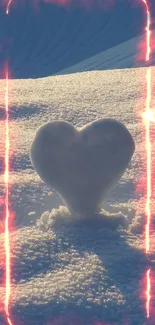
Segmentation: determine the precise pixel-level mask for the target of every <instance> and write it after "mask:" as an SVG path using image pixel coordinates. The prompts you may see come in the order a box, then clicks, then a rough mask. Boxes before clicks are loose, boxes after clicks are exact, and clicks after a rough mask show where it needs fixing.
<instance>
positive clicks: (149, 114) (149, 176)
mask: <svg viewBox="0 0 155 325" xmlns="http://www.w3.org/2000/svg"><path fill="white" fill-rule="evenodd" d="M146 79H147V98H146V111H145V115H144V117H145V127H146V150H147V184H146V187H147V199H146V206H145V212H146V216H147V223H146V229H145V248H146V253H148V252H149V250H150V221H151V196H152V185H151V180H152V163H151V153H152V146H151V138H150V122H151V121H152V117H153V111H152V110H151V109H150V105H151V68H150V67H149V68H148V69H147V75H146Z"/></svg>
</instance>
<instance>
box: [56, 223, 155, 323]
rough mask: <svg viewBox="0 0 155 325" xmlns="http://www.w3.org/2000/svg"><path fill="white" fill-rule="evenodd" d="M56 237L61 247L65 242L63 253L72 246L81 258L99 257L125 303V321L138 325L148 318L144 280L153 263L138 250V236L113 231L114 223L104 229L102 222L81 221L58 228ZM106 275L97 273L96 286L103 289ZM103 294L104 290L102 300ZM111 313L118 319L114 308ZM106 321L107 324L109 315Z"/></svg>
mask: <svg viewBox="0 0 155 325" xmlns="http://www.w3.org/2000/svg"><path fill="white" fill-rule="evenodd" d="M55 234H56V240H57V244H58V246H59V245H60V242H61V243H62V246H61V250H62V251H65V246H66V243H67V246H66V247H71V249H72V250H73V251H76V252H78V254H79V256H81V258H84V256H85V255H87V254H88V255H93V256H96V257H97V258H98V260H99V263H100V264H101V265H102V268H103V269H104V270H105V274H106V282H107V283H106V285H108V286H109V287H111V288H112V287H113V288H114V292H115V290H116V291H118V292H119V294H120V296H123V299H124V302H125V303H124V306H123V310H124V312H123V313H122V321H123V319H124V316H125V318H126V319H129V320H130V321H131V324H133V323H134V324H137V323H136V320H137V321H138V322H139V321H140V319H145V314H146V311H145V304H146V297H145V293H144V290H145V288H144V282H143V280H144V278H145V276H146V272H147V270H148V268H149V267H150V261H149V258H148V257H147V256H146V254H145V252H144V251H143V250H142V249H139V243H140V238H139V243H138V244H137V237H136V236H133V234H132V233H130V232H129V231H127V230H124V229H123V228H122V227H118V228H117V229H112V228H111V224H108V225H106V228H105V227H103V225H102V224H101V222H96V223H95V222H92V223H91V222H89V221H85V223H84V222H83V221H81V224H80V222H79V223H78V224H77V225H74V226H69V227H65V226H64V227H62V228H61V229H56V230H55ZM92 267H93V265H92ZM104 276H105V275H104ZM104 276H102V273H100V274H97V278H96V281H95V282H96V284H97V282H98V283H102V285H103V287H104ZM94 285H95V283H94ZM107 290H108V288H107ZM115 293H116V292H115ZM119 294H118V298H117V299H118V300H119ZM104 295H105V292H104V290H103V300H104ZM92 308H93V310H94V313H95V308H94V307H93V306H92ZM103 309H104V304H103ZM110 313H111V316H112V315H113V316H112V318H113V317H114V319H115V316H114V315H115V306H114V305H113V310H110ZM99 314H100V313H98V315H99ZM101 314H102V312H101ZM105 321H107V322H108V316H107V319H106V318H105ZM119 324H121V322H120V323H119ZM129 324H130V322H129Z"/></svg>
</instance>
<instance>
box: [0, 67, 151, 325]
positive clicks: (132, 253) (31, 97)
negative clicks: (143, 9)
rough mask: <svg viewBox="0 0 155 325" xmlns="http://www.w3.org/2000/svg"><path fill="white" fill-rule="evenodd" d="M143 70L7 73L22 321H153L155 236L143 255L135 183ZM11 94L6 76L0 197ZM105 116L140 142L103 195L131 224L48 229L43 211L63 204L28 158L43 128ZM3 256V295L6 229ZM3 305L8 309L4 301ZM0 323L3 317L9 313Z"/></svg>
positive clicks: (16, 290) (16, 284) (141, 160)
mask: <svg viewBox="0 0 155 325" xmlns="http://www.w3.org/2000/svg"><path fill="white" fill-rule="evenodd" d="M145 75H146V68H137V69H126V70H115V71H114V70H109V71H93V72H83V73H74V74H68V75H60V76H54V77H49V78H44V79H38V80H31V79H30V80H16V81H15V80H12V81H10V137H11V153H12V154H11V159H10V164H11V165H10V169H11V173H10V184H11V185H10V198H11V209H12V211H14V212H15V216H14V232H13V233H12V234H11V245H12V263H13V266H12V301H11V305H12V306H11V307H12V315H13V319H14V320H15V323H16V324H23V325H25V324H26V325H27V324H30V325H31V324H39V325H40V324H42V325H49V324H50V325H53V324H58V325H62V324H69V325H72V324H76V325H77V324H89V325H91V324H96V325H101V324H102V325H105V324H106V325H107V324H114V323H117V324H123V325H127V324H131V325H143V324H147V323H146V311H145V303H146V297H145V289H146V284H145V282H146V281H145V277H146V270H147V269H148V268H149V267H150V266H151V269H152V270H153V268H154V258H155V255H154V253H153V235H152V240H151V248H152V251H151V254H150V255H149V256H148V257H146V255H145V253H144V240H143V238H142V237H143V236H142V228H143V224H144V207H145V200H144V197H143V195H142V193H138V192H136V191H135V188H136V184H137V182H139V181H141V180H143V181H144V182H145V181H146V179H145V172H144V171H145V165H146V152H145V143H144V141H145V129H144V125H143V124H142V123H140V119H139V117H138V115H141V113H142V112H143V110H144V109H145V99H146V78H145ZM154 75H155V69H154V68H153V77H154ZM4 97H5V82H4V81H1V82H0V105H1V110H0V114H1V115H0V116H1V119H2V120H1V128H0V162H1V164H0V168H1V174H0V182H1V189H0V191H1V197H3V194H4V187H3V182H4V181H3V179H4V175H3V171H4V166H3V159H4V148H5V125H4V122H3V118H4V108H3V106H4ZM153 101H154V100H153ZM153 105H155V102H152V106H153ZM103 117H113V118H116V119H118V120H119V121H121V122H123V123H124V124H125V125H126V126H127V127H128V128H129V130H130V132H131V133H132V135H133V137H134V139H135V142H136V151H135V154H134V157H133V159H132V162H131V164H130V165H129V168H128V169H127V170H126V172H125V174H124V176H123V177H122V179H121V180H120V182H119V183H118V184H117V185H116V186H115V188H114V189H113V190H112V191H111V192H110V193H109V194H108V196H107V198H106V200H105V201H104V202H103V208H104V209H105V210H107V211H110V212H119V211H121V212H122V213H123V214H125V215H126V216H127V217H128V219H129V223H130V226H129V228H128V229H127V230H125V229H123V228H122V227H120V228H118V229H117V230H112V229H108V230H107V229H104V228H101V227H99V226H98V225H97V224H96V226H95V227H94V226H91V225H89V224H81V225H79V226H73V225H68V226H66V227H65V226H64V227H57V228H51V227H50V226H48V227H46V226H47V224H46V222H47V221H46V218H45V221H44V226H45V227H41V226H39V224H38V220H39V219H40V216H41V215H42V213H43V212H45V211H51V209H52V208H58V207H59V205H62V202H61V199H60V198H59V197H58V195H57V194H56V193H54V192H51V190H50V189H49V188H48V187H47V186H45V185H44V184H43V183H42V182H41V181H40V179H39V178H38V176H37V175H36V173H35V172H34V170H33V168H32V166H31V163H30V159H29V150H30V145H31V141H32V139H33V137H34V134H35V132H36V129H37V128H38V127H39V126H40V125H41V124H42V123H44V122H48V121H50V120H53V119H63V120H66V121H69V122H71V123H73V124H74V125H76V126H83V125H84V124H86V123H88V122H90V121H93V120H95V119H98V118H103ZM2 214H3V213H2ZM0 256H1V259H0V281H1V287H0V300H1V302H3V300H4V293H5V291H4V287H3V282H4V275H5V272H4V270H5V264H4V235H3V234H1V235H0ZM152 272H153V271H152ZM1 307H2V308H1V314H3V304H2V306H1ZM152 307H153V298H152ZM151 311H152V312H153V308H152V309H151ZM0 317H1V316H0ZM0 324H5V322H4V319H3V316H2V317H1V318H0ZM150 324H153V322H152V323H150Z"/></svg>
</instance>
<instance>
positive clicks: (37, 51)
mask: <svg viewBox="0 0 155 325" xmlns="http://www.w3.org/2000/svg"><path fill="white" fill-rule="evenodd" d="M50 1H51V2H54V1H53V0H48V1H47V0H46V1H44V0H39V1H34V0H26V1H25V0H21V1H18V0H13V1H12V4H11V6H10V14H9V15H6V14H5V7H1V6H2V4H3V3H4V2H5V3H6V1H0V77H1V78H4V64H5V63H6V60H7V61H9V67H10V70H11V75H12V77H13V78H18V79H21V78H39V77H46V76H51V75H53V74H56V73H58V72H60V71H61V70H63V69H66V68H69V67H72V66H73V65H75V64H77V63H79V62H81V61H83V60H86V59H88V58H90V57H92V56H94V55H98V54H99V53H102V52H103V51H105V50H107V49H111V48H112V47H114V46H117V45H120V44H121V43H123V42H126V41H127V40H130V39H132V38H133V37H135V36H138V35H141V34H142V33H144V32H145V26H146V13H145V9H146V8H145V6H144V4H143V2H142V1H132V0H117V1H106V0H103V1H102V0H101V1H97V0H90V1H86V0H83V1H82V0H76V1H75V0H74V1H69V2H70V3H71V4H72V5H70V6H59V5H56V4H51V3H48V2H50ZM57 2H59V1H57ZM66 2H67V1H64V4H65V3H66ZM36 3H38V6H33V4H36ZM55 3H56V1H55ZM82 3H83V4H86V3H87V4H88V7H89V10H88V8H87V9H86V7H87V6H86V5H82ZM89 3H92V4H93V5H92V6H91V5H90V6H89ZM97 3H98V4H99V3H101V6H99V5H97ZM109 3H110V4H112V3H113V5H112V6H111V5H110V4H109ZM80 4H81V5H80ZM103 4H105V6H103ZM149 5H150V9H151V15H152V24H151V27H152V28H153V27H154V17H155V8H154V0H150V1H149ZM101 7H103V8H102V9H101ZM128 53H129V52H128ZM138 58H139V57H138ZM117 64H118V65H117V68H119V62H118V61H117ZM141 64H142V62H139V65H141ZM115 65H116V62H115ZM130 66H131V65H130ZM108 67H109V68H110V69H112V68H113V64H112V65H110V62H109V64H108ZM124 67H125V68H127V67H129V66H128V64H127V65H126V66H124ZM98 68H99V69H100V67H99V65H98Z"/></svg>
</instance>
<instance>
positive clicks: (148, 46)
mask: <svg viewBox="0 0 155 325" xmlns="http://www.w3.org/2000/svg"><path fill="white" fill-rule="evenodd" d="M142 2H143V3H144V5H145V8H146V15H147V26H146V62H148V63H150V56H151V15H150V10H149V5H148V1H147V0H142ZM151 74H152V70H151V67H150V66H149V67H148V68H147V73H146V81H147V94H146V111H145V113H144V114H143V118H144V121H145V128H146V134H145V143H146V155H147V165H146V177H147V182H146V204H145V213H146V218H147V222H146V228H145V250H146V253H148V252H149V251H150V223H151V197H152V161H151V159H152V145H151V132H150V123H151V122H154V113H153V111H152V109H151V99H152V91H151V77H152V76H151ZM146 277H147V281H146V282H147V283H146V287H147V289H146V316H147V318H149V317H150V300H151V295H150V293H151V277H150V269H148V270H147V273H146Z"/></svg>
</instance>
